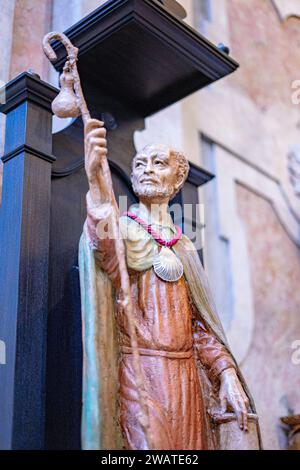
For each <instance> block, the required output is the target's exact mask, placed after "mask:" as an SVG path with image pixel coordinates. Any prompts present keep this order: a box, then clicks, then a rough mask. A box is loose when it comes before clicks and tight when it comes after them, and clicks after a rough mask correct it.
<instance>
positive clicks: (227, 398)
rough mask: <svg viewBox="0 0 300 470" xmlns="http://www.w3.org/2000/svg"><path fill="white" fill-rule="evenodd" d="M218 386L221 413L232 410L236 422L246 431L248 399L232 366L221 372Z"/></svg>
mask: <svg viewBox="0 0 300 470" xmlns="http://www.w3.org/2000/svg"><path fill="white" fill-rule="evenodd" d="M220 380H221V386H220V393H219V397H220V403H221V410H222V413H226V411H233V412H234V413H235V415H236V417H237V421H238V424H239V426H240V428H241V429H242V430H243V431H248V410H249V406H250V403H249V399H248V397H247V395H246V393H245V392H244V389H243V387H242V385H241V383H240V381H239V379H238V377H237V374H236V371H235V369H233V368H230V369H226V370H224V371H223V372H222V374H221V377H220Z"/></svg>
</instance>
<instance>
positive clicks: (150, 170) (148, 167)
mask: <svg viewBox="0 0 300 470" xmlns="http://www.w3.org/2000/svg"><path fill="white" fill-rule="evenodd" d="M145 173H146V174H149V173H153V165H152V163H148V164H147V166H146V168H145Z"/></svg>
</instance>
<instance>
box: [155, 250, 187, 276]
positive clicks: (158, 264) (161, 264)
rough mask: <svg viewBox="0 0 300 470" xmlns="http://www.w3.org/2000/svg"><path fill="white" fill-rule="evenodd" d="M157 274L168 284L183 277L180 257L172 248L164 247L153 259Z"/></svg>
mask: <svg viewBox="0 0 300 470" xmlns="http://www.w3.org/2000/svg"><path fill="white" fill-rule="evenodd" d="M153 269H154V272H155V274H156V275H157V276H158V277H159V278H160V279H162V280H163V281H167V282H175V281H178V280H179V279H180V278H181V277H182V275H183V265H182V262H181V261H180V259H179V258H178V256H176V255H175V253H174V252H173V251H172V250H170V248H166V247H164V246H163V247H162V248H161V250H160V252H159V253H157V255H155V256H154V258H153Z"/></svg>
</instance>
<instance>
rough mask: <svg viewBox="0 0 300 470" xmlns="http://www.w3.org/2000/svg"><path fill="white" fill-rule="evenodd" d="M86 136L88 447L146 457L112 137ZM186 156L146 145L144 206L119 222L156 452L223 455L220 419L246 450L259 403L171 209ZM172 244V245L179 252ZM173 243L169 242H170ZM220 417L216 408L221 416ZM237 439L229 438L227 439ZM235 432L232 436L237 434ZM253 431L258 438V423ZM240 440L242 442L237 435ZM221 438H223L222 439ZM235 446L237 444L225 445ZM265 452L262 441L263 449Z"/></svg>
mask: <svg viewBox="0 0 300 470" xmlns="http://www.w3.org/2000/svg"><path fill="white" fill-rule="evenodd" d="M102 125H103V124H102V123H101V122H99V121H97V120H90V121H89V122H88V123H87V125H86V128H85V141H86V149H85V151H86V172H87V176H88V181H89V192H88V194H87V219H86V223H85V226H84V232H83V236H82V239H81V244H80V277H81V294H82V315H83V326H84V328H83V331H84V333H83V344H84V378H83V416H82V445H83V448H85V449H101V448H102V449H103V448H104V449H105V448H109V449H112V448H124V447H125V448H126V449H132V450H141V449H147V447H148V443H147V439H146V436H145V431H144V429H143V427H142V426H141V423H140V420H139V419H138V417H139V415H140V411H141V410H140V402H139V395H138V390H137V384H136V377H135V372H134V366H133V354H132V353H133V351H132V347H131V342H130V333H129V326H128V320H127V318H126V317H125V315H124V311H123V309H122V306H121V305H120V303H118V301H117V300H118V296H119V294H120V271H119V265H118V260H117V256H116V252H115V243H114V240H112V239H111V238H110V237H109V235H108V236H104V233H108V234H109V231H107V232H105V230H104V228H107V227H109V222H110V217H111V195H110V194H109V192H108V190H107V184H106V181H105V176H104V174H103V168H102V165H103V161H104V159H105V158H106V157H107V143H106V139H105V137H106V131H105V129H104V128H103V127H102ZM188 171H189V164H188V161H187V159H186V157H185V156H184V155H183V154H182V153H179V152H176V151H174V150H172V149H170V148H168V147H166V146H163V145H148V146H147V147H145V148H144V149H143V150H142V151H141V152H139V153H138V154H137V155H136V156H135V157H134V159H133V162H132V175H131V178H132V185H133V190H134V192H135V194H136V195H137V197H138V199H139V204H138V205H135V206H133V207H132V208H130V211H129V212H128V213H126V214H125V215H122V216H121V217H120V222H119V225H120V231H121V233H122V236H123V238H124V243H125V248H126V262H127V268H128V273H129V278H130V288H131V297H132V304H133V312H134V316H135V320H136V333H137V343H138V350H139V357H140V363H141V370H142V374H143V380H144V390H145V394H146V401H147V408H148V413H149V428H150V429H149V431H150V434H151V445H152V448H153V449H163V450H165V449H168V450H176V449H181V450H183V449H186V450H189V449H193V450H196V449H213V448H220V441H218V439H217V438H218V433H217V432H216V428H215V427H216V424H215V422H214V421H213V409H215V411H216V410H217V414H218V415H219V418H220V416H221V421H220V422H222V416H224V421H223V422H224V423H226V420H227V421H228V420H229V421H230V418H228V416H231V419H233V421H234V425H235V426H236V430H235V433H239V434H240V437H242V440H243V442H245V436H246V435H247V434H250V433H249V432H248V427H249V419H248V418H249V416H251V413H252V416H253V413H254V411H255V410H254V405H253V402H252V401H251V398H250V395H249V393H248V391H247V388H246V385H245V383H244V380H243V378H242V376H241V374H240V371H239V368H238V366H237V364H236V362H235V360H234V358H233V357H232V354H231V353H230V350H229V348H228V345H227V342H226V338H225V334H224V331H223V329H222V326H221V323H220V320H219V317H218V315H217V313H216V309H215V306H214V303H213V300H212V297H211V294H210V290H209V286H208V282H207V279H206V277H205V274H204V271H203V268H202V265H201V263H200V260H199V258H198V254H197V252H196V250H195V248H194V246H193V244H192V242H191V241H190V240H189V239H188V238H187V237H186V236H185V235H183V234H181V232H180V230H179V229H178V228H177V227H175V226H174V224H173V221H172V219H171V217H170V215H169V212H168V205H169V202H170V200H171V199H172V198H173V197H174V195H175V194H176V193H177V192H178V191H179V190H180V189H181V188H182V186H183V185H184V182H185V180H186V178H187V176H188ZM170 241H171V242H170ZM168 242H169V243H168ZM214 407H215V408H214ZM227 432H228V430H227ZM230 432H231V431H230ZM254 432H255V433H256V436H257V433H258V427H257V426H256V425H255V427H254ZM235 435H236V434H235ZM219 437H220V435H219ZM227 438H228V436H227ZM256 442H258V440H257V441H256Z"/></svg>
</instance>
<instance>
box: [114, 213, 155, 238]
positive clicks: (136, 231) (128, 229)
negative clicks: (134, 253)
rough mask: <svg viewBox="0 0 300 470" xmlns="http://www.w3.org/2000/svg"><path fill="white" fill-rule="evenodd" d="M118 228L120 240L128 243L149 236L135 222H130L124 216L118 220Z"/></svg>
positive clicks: (130, 220) (128, 218) (129, 219)
mask: <svg viewBox="0 0 300 470" xmlns="http://www.w3.org/2000/svg"><path fill="white" fill-rule="evenodd" d="M119 227H120V232H121V235H122V238H123V239H124V240H129V241H139V240H141V239H144V238H145V237H146V238H149V237H150V235H149V234H148V233H147V232H146V230H145V229H144V228H143V227H142V226H141V225H139V224H138V223H137V222H136V221H135V220H132V219H131V218H130V217H127V216H126V215H122V216H121V217H120V219H119Z"/></svg>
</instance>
